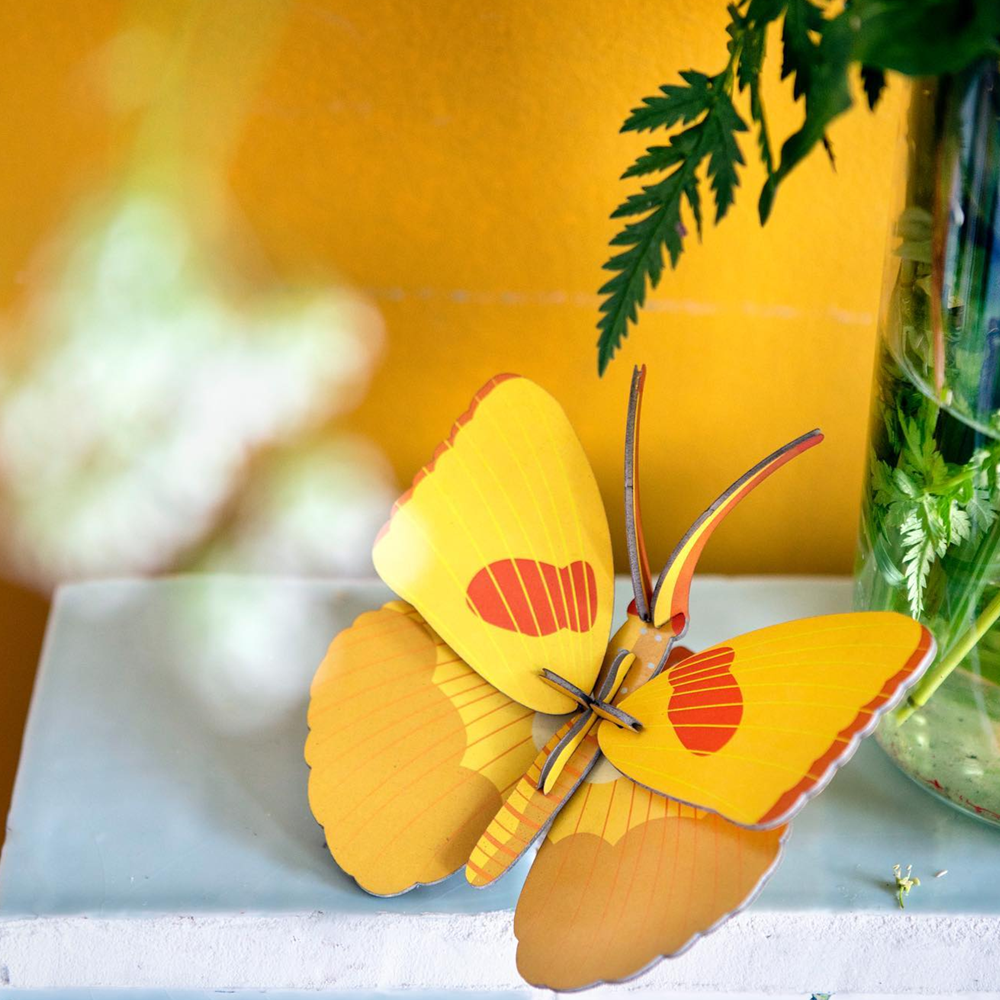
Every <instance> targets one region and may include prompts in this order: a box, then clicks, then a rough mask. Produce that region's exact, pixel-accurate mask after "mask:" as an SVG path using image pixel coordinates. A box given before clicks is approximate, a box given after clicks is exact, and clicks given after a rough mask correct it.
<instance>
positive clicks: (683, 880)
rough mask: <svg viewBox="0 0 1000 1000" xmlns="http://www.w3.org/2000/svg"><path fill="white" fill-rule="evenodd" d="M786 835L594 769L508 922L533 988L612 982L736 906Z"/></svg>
mask: <svg viewBox="0 0 1000 1000" xmlns="http://www.w3.org/2000/svg"><path fill="white" fill-rule="evenodd" d="M784 837H785V828H784V827H782V828H780V829H775V830H763V831H761V830H747V829H745V828H743V827H740V826H737V825H735V824H734V823H730V822H728V821H727V820H725V819H723V818H722V817H721V816H718V815H715V814H713V813H708V812H705V811H703V810H699V809H694V808H692V807H690V806H686V805H681V804H680V803H679V802H674V801H672V800H670V799H667V798H665V797H664V796H662V795H657V794H655V793H654V792H651V791H649V790H648V789H646V788H641V787H639V786H638V785H636V783H635V782H634V781H631V780H629V779H628V778H624V777H622V776H621V775H620V774H619V773H618V772H617V771H615V769H614V768H613V767H611V766H610V765H609V764H608V763H607V761H601V762H600V763H598V764H597V766H596V767H595V768H594V770H593V771H591V773H590V775H589V776H588V778H587V779H586V781H585V782H584V783H583V784H582V785H581V786H580V788H579V789H577V791H576V793H575V794H574V795H573V798H572V799H571V800H570V801H569V803H568V804H567V805H566V806H565V807H564V808H563V810H562V812H560V813H559V815H558V816H557V817H556V819H555V821H554V822H553V824H552V827H551V829H550V830H549V833H548V835H547V837H546V839H545V841H544V843H543V844H542V847H541V849H540V850H539V852H538V856H537V857H536V858H535V861H534V864H533V865H532V867H531V871H530V872H529V873H528V878H527V881H526V882H525V884H524V888H523V889H522V890H521V896H520V898H519V899H518V902H517V910H516V912H515V915H514V933H515V935H516V937H517V941H518V945H517V966H518V970H519V971H520V973H521V975H522V976H523V977H524V978H525V979H526V980H527V981H528V982H529V983H531V984H533V985H535V986H539V987H544V988H546V989H552V990H576V989H581V988H583V987H586V986H591V985H594V984H596V983H600V982H620V981H621V980H623V979H630V978H632V977H633V976H635V975H637V974H638V973H640V972H642V971H644V970H645V969H647V968H648V967H649V966H650V965H651V964H652V963H653V962H655V961H656V960H657V959H658V958H660V957H663V956H671V955H676V954H678V953H680V952H682V951H684V949H685V948H687V947H688V946H689V945H691V944H693V943H694V941H695V940H696V939H697V938H698V937H700V936H702V935H704V934H707V933H709V932H710V931H712V930H714V929H715V928H716V927H717V926H719V924H721V923H722V922H723V921H724V920H726V918H727V917H729V916H731V915H732V914H733V913H735V912H737V911H738V910H740V909H742V908H743V907H744V906H745V905H746V904H747V903H749V902H750V901H751V900H752V899H753V897H754V896H755V895H756V893H757V891H758V890H759V889H760V887H761V886H762V885H763V883H764V881H765V880H766V879H767V877H768V876H769V875H770V874H771V872H772V871H773V870H774V868H775V866H776V865H777V863H778V859H779V855H780V853H781V843H782V841H783V839H784Z"/></svg>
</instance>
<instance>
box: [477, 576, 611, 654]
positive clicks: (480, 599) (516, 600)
mask: <svg viewBox="0 0 1000 1000" xmlns="http://www.w3.org/2000/svg"><path fill="white" fill-rule="evenodd" d="M466 597H467V598H468V602H469V607H470V608H471V609H472V610H473V611H474V612H475V613H476V614H477V615H478V616H479V617H480V618H482V619H483V620H484V621H487V622H489V623H490V624H491V625H496V626H497V627H498V628H503V629H507V630H508V631H511V632H520V633H522V634H523V635H535V636H537V635H552V634H553V633H554V632H558V631H559V630H560V629H564V628H568V629H570V630H572V631H573V632H589V631H590V629H591V628H593V625H594V621H595V619H596V617H597V577H596V576H595V574H594V568H593V566H591V565H590V563H589V562H586V561H584V560H581V559H578V560H576V561H575V562H572V563H570V564H569V565H568V566H554V565H553V564H552V563H547V562H539V561H538V560H535V559H500V560H497V561H496V562H492V563H490V564H489V565H488V566H484V567H483V568H482V569H481V570H479V572H478V573H476V575H475V576H474V577H473V578H472V580H471V581H470V583H469V586H468V587H467V588H466Z"/></svg>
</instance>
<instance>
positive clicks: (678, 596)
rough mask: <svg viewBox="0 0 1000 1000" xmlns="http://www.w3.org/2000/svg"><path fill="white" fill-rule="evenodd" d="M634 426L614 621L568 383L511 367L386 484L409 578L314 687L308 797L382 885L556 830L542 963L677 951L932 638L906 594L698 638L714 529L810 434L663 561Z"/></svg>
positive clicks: (541, 967)
mask: <svg viewBox="0 0 1000 1000" xmlns="http://www.w3.org/2000/svg"><path fill="white" fill-rule="evenodd" d="M644 377H645V369H643V370H642V371H639V370H637V371H636V372H635V374H634V376H633V380H632V392H631V397H630V400H629V409H628V421H627V426H626V445H625V505H626V525H627V542H628V552H629V558H630V564H631V573H632V587H633V590H634V593H635V600H634V602H633V603H632V604H631V605H630V606H629V609H628V617H627V620H626V622H625V624H624V625H623V626H622V627H621V628H620V629H619V630H618V631H617V632H616V633H615V634H614V635H613V636H612V637H611V640H610V642H608V639H607V637H608V632H609V629H610V625H611V617H612V610H613V609H612V604H613V584H614V570H613V565H612V557H611V540H610V537H609V532H608V524H607V520H606V518H605V514H604V509H603V507H602V504H601V498H600V494H599V492H598V488H597V483H596V481H595V479H594V476H593V473H592V472H591V469H590V466H589V464H588V462H587V459H586V456H585V455H584V452H583V449H582V447H581V445H580V442H579V440H578V439H577V437H576V435H575V434H574V432H573V429H572V427H571V426H570V424H569V421H568V420H567V418H566V415H565V414H564V413H563V411H562V409H561V408H560V407H559V405H558V403H556V402H555V400H554V399H552V397H551V396H549V395H548V394H547V393H546V392H544V391H543V390H542V389H541V388H539V387H538V386H537V385H535V384H534V383H532V382H530V381H528V380H527V379H524V378H520V377H517V376H514V375H498V376H496V377H495V378H492V379H491V380H490V381H489V382H487V383H486V385H485V386H483V388H482V389H480V390H479V392H477V393H476V395H475V396H474V398H473V400H472V404H471V406H470V407H469V409H468V410H467V411H466V412H465V413H464V414H463V415H462V416H461V417H459V418H458V420H457V421H456V423H455V425H454V426H453V427H452V430H451V434H450V435H449V436H448V438H447V439H446V440H445V441H444V442H443V443H442V444H441V445H440V446H439V447H438V448H437V450H436V451H435V453H434V457H433V458H432V459H431V461H430V463H429V464H428V465H426V466H425V467H424V468H423V469H422V470H421V471H420V472H419V473H417V476H416V478H415V479H414V480H413V485H412V487H411V488H410V489H409V490H407V492H406V493H404V494H403V496H402V497H400V499H399V500H398V501H397V502H396V504H395V506H394V507H393V510H392V514H391V516H390V519H389V521H388V523H387V524H386V525H385V526H384V527H383V529H382V531H381V533H380V535H379V537H378V539H377V541H376V543H375V549H374V560H375V566H376V568H377V570H378V572H379V575H380V576H381V577H382V579H383V580H384V581H385V582H386V583H387V584H388V585H389V586H390V587H391V588H392V589H393V590H394V591H395V592H396V593H397V594H398V595H399V596H400V598H401V600H398V601H392V602H390V603H389V604H386V605H385V606H384V607H382V608H381V609H380V610H378V611H369V612H366V613H365V614H362V615H361V616H360V617H359V618H358V619H357V621H356V622H355V623H354V624H353V625H352V626H351V627H350V628H349V629H347V630H346V631H344V632H342V633H341V634H340V635H338V636H337V637H336V639H335V640H334V641H333V644H332V645H331V646H330V649H329V652H328V653H327V655H326V658H325V659H324V660H323V663H322V664H321V666H320V667H319V670H318V672H317V674H316V678H315V680H314V682H313V686H312V701H311V704H310V707H309V726H310V730H311V732H310V735H309V739H308V742H307V744H306V759H307V760H308V762H309V764H310V765H311V767H312V772H311V776H310V781H309V800H310V804H311V806H312V810H313V813H314V814H315V816H316V818H317V819H318V820H319V822H320V823H321V824H322V825H323V827H324V829H325V832H326V838H327V843H328V845H329V847H330V850H331V852H332V853H333V856H334V858H335V859H336V861H337V863H338V864H339V865H340V867H341V868H342V869H343V870H344V871H346V872H348V873H349V874H350V875H352V876H353V877H354V878H355V880H356V881H357V882H358V884H359V885H360V886H361V887H362V888H364V889H366V890H367V891H368V892H371V893H375V894H378V895H383V896H390V895H395V894H397V893H402V892H406V891H407V890H408V889H412V888H413V887H414V886H418V885H427V884H429V883H432V882H438V881H440V880H441V879H444V878H447V877H448V876H449V875H452V874H453V873H455V872H457V871H459V870H460V869H464V871H465V877H466V878H467V879H468V881H469V882H470V883H471V884H472V885H474V886H482V887H485V886H488V885H490V883H492V882H494V881H495V880H496V879H498V878H499V877H500V876H501V875H503V874H504V873H505V872H506V871H508V869H509V868H510V867H511V865H513V864H514V862H516V861H517V860H518V859H519V858H520V857H522V856H523V855H524V854H525V852H526V851H527V850H528V848H529V847H530V846H532V845H533V844H535V843H536V842H539V841H540V842H541V845H540V848H539V850H538V852H537V855H536V857H535V859H534V862H533V864H532V866H531V869H530V871H529V873H528V876H527V881H526V882H525V884H524V888H523V889H522V891H521V895H520V898H519V900H518V903H517V911H516V913H515V915H514V933H515V935H516V937H517V940H518V948H517V964H518V969H519V971H520V972H521V975H522V976H523V977H524V978H525V979H526V980H527V981H528V982H530V983H532V984H535V985H537V986H545V987H548V988H551V989H577V988H581V987H584V986H589V985H592V984H596V983H599V982H611V981H620V980H623V979H627V978H629V977H631V976H634V975H636V974H637V973H638V972H640V971H643V970H645V969H646V968H648V967H649V966H650V965H651V964H652V963H654V962H656V961H657V960H658V959H659V958H661V957H664V956H671V955H676V954H678V953H679V952H681V951H683V950H684V949H685V948H686V947H688V946H689V945H690V944H692V943H693V942H694V941H695V940H696V939H697V938H698V937H699V936H701V935H703V934H706V933H708V932H709V931H711V930H713V929H714V928H716V927H717V926H719V924H721V923H722V922H723V921H724V920H725V919H726V918H727V917H729V916H731V915H732V914H733V913H735V912H736V911H738V910H739V909H741V908H742V907H743V906H745V905H746V904H747V903H748V902H749V901H750V900H752V899H753V897H754V896H755V895H756V893H757V892H758V891H759V889H760V888H761V886H762V884H763V883H764V881H765V880H766V879H767V877H768V876H769V875H770V874H771V872H772V871H774V869H775V867H776V865H777V862H778V858H779V855H780V853H781V848H782V843H783V841H784V840H785V837H786V835H787V832H788V825H787V824H788V821H789V820H790V819H791V817H792V816H793V815H794V814H795V813H796V812H797V811H798V810H799V809H800V808H801V807H802V806H803V805H804V804H805V803H806V801H808V799H810V798H811V797H812V796H814V795H816V794H817V793H818V792H819V791H820V790H821V789H822V788H823V786H824V785H826V783H827V782H828V781H829V779H830V778H831V776H832V775H833V772H834V771H835V770H836V769H837V768H838V767H839V766H840V765H841V764H843V763H844V762H845V761H846V760H847V759H848V758H849V757H850V756H851V754H852V753H853V752H854V751H855V749H856V748H857V746H858V743H859V741H860V739H861V738H862V737H864V736H866V735H867V734H868V733H870V732H871V731H872V730H873V729H874V727H875V724H876V722H877V721H878V718H879V716H880V715H882V713H883V712H885V711H886V710H888V709H889V708H891V707H892V706H893V705H894V704H895V703H896V702H897V701H898V700H899V699H900V698H901V697H902V695H903V692H904V691H905V690H906V689H907V688H908V687H909V686H910V685H911V684H913V683H914V682H915V681H916V680H917V679H918V677H919V676H920V674H921V672H922V671H923V669H924V668H925V666H926V665H927V663H928V662H929V661H930V660H931V658H932V656H933V652H934V642H933V639H932V638H931V635H930V633H929V632H928V631H927V630H926V629H924V628H923V627H922V626H920V625H919V624H917V623H916V622H915V621H913V620H912V619H910V618H907V617H905V616H903V615H899V614H892V613H876V612H866V613H856V614H839V615H827V616H823V617H818V618H809V619H804V620H800V621H792V622H788V623H786V624H783V625H775V626H772V627H770V628H765V629H761V630H759V631H756V632H751V633H749V634H747V635H743V636H740V637H738V638H736V639H728V640H726V641H725V642H722V643H720V644H718V645H716V646H712V647H711V648H709V649H705V650H702V651H701V652H699V653H694V654H692V653H691V652H690V651H689V650H687V649H684V648H682V647H680V646H679V645H677V644H676V643H677V640H678V639H680V638H681V637H682V636H683V635H684V633H685V631H686V630H687V627H688V593H689V589H690V585H691V577H692V574H693V573H694V569H695V564H696V563H697V561H698V557H699V555H700V554H701V551H702V549H703V548H704V546H705V543H706V541H707V540H708V538H709V535H711V533H712V532H713V531H714V530H715V528H716V527H717V526H718V525H719V523H720V522H721V521H722V519H723V518H724V517H725V516H726V514H728V513H729V512H730V511H731V510H732V509H733V508H734V507H735V506H736V504H738V503H739V502H740V500H742V499H743V498H744V497H745V496H746V495H747V494H748V493H749V492H750V491H751V490H753V489H754V488H755V487H756V486H757V485H758V484H759V483H761V482H762V481H763V480H764V479H766V478H767V477H768V476H769V475H771V473H773V472H774V471H775V470H776V469H778V468H780V467H781V466H782V465H784V464H785V463H786V462H788V461H790V460H791V459H792V458H794V457H795V456H796V455H799V454H801V453H802V452H804V451H805V450H806V449H808V448H811V447H812V446H813V445H815V444H818V443H819V442H820V441H821V440H822V436H821V435H820V433H819V432H818V431H813V432H812V433H810V434H805V435H803V436H802V437H800V438H798V439H796V440H795V441H792V442H791V443H790V444H787V445H785V447H784V448H781V449H779V450H778V451H776V452H775V453H774V454H773V455H769V456H768V457H767V458H765V459H764V460H763V461H762V462H761V463H760V464H759V465H757V466H755V467H754V468H753V469H751V470H750V471H749V472H748V473H747V474H746V475H744V476H743V477H742V478H741V479H739V480H738V481H737V482H736V483H734V484H733V485H732V486H731V487H730V488H729V489H728V490H726V491H725V493H723V494H722V496H720V497H719V498H718V500H716V501H715V502H714V503H713V504H712V505H711V506H710V507H709V508H708V510H706V511H705V513H704V514H702V515H701V517H699V518H698V520H697V521H696V522H695V523H694V525H693V526H692V528H691V529H690V530H689V531H688V533H687V534H686V535H685V536H684V538H683V539H681V542H680V544H679V545H678V546H677V548H676V549H675V550H674V552H673V554H672V555H671V557H670V559H669V561H668V562H667V565H666V567H665V568H664V570H663V571H662V572H661V573H660V575H659V578H658V579H657V580H656V583H655V585H654V584H653V582H652V579H651V576H650V572H649V563H648V560H647V558H646V551H645V547H644V544H643V533H642V519H641V517H640V513H639V483H638V479H637V475H636V468H637V449H638V443H639V411H640V405H641V399H642V390H643V382H644Z"/></svg>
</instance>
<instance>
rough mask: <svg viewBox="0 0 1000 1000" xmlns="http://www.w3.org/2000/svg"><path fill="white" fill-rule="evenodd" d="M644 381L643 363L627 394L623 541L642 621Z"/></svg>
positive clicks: (645, 614)
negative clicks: (641, 427)
mask: <svg viewBox="0 0 1000 1000" xmlns="http://www.w3.org/2000/svg"><path fill="white" fill-rule="evenodd" d="M645 382H646V366H645V365H643V366H642V367H641V368H640V367H638V366H636V368H635V369H634V370H633V372H632V389H631V391H630V393H629V398H628V421H627V423H626V425H625V542H626V545H627V547H628V564H629V570H630V571H631V574H632V593H633V594H634V595H635V608H636V611H637V612H638V614H639V617H640V618H641V619H643V621H649V615H650V609H651V606H652V597H653V585H652V578H651V577H650V573H649V558H648V557H647V555H646V542H645V539H644V538H643V534H642V513H641V511H640V509H639V414H640V412H641V411H642V390H643V386H644V385H645Z"/></svg>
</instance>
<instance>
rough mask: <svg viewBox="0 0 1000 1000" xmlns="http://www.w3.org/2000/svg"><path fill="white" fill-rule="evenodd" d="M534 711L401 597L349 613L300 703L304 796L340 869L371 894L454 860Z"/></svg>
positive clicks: (497, 799)
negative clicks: (305, 728) (352, 617)
mask: <svg viewBox="0 0 1000 1000" xmlns="http://www.w3.org/2000/svg"><path fill="white" fill-rule="evenodd" d="M534 715H535V713H534V712H533V711H531V710H530V709H527V708H525V707H524V706H523V705H519V704H517V703H516V702H514V701H512V700H511V699H510V698H508V697H507V696H506V695H504V694H501V693H500V692H499V691H497V690H496V688H494V687H493V686H492V685H491V684H490V683H489V682H488V681H486V680H484V679H483V678H482V677H480V676H479V674H478V673H476V672H475V671H474V670H472V668H471V667H469V666H468V665H467V664H465V663H464V662H463V661H462V660H461V659H460V658H459V657H458V656H457V655H456V654H455V653H454V652H453V651H452V650H451V649H449V648H448V647H447V646H446V645H445V644H444V642H443V641H442V640H441V639H440V638H439V637H438V636H436V635H435V634H434V632H433V631H432V630H431V629H430V628H429V627H428V626H427V625H426V623H425V622H424V621H423V619H422V618H421V617H420V615H419V614H418V613H417V612H416V611H415V610H414V609H413V608H412V607H410V606H409V605H406V604H404V603H403V602H401V601H397V602H393V603H391V604H387V605H385V607H383V608H381V609H380V610H378V611H370V612H366V613H365V614H363V615H361V616H360V617H359V618H358V619H357V621H356V622H355V623H354V624H353V625H352V626H351V628H349V629H346V630H345V631H343V632H341V633H340V635H338V636H337V638H336V639H334V641H333V643H332V645H331V646H330V649H329V651H328V652H327V654H326V657H325V659H324V660H323V662H322V664H321V665H320V668H319V670H318V671H317V673H316V677H315V679H314V681H313V685H312V698H311V701H310V704H309V727H310V733H309V738H308V740H307V742H306V760H307V762H308V763H309V765H310V766H311V768H312V770H311V772H310V775H309V804H310V806H311V808H312V811H313V815H314V816H315V817H316V818H317V820H319V822H320V823H321V824H322V826H323V827H324V830H325V832H326V840H327V844H328V845H329V848H330V851H331V852H332V854H333V856H334V858H335V859H336V861H337V863H338V864H339V865H340V867H341V868H342V869H344V871H346V872H347V873H348V874H350V875H352V876H353V877H354V878H355V879H356V880H357V882H358V883H359V884H360V885H361V887H362V888H364V889H366V890H368V891H369V892H373V893H376V894H378V895H395V894H396V893H400V892H405V891H406V890H407V889H410V888H412V887H413V886H414V885H417V884H424V883H430V882H437V881H439V880H440V879H442V878H445V877H446V876H448V875H451V874H452V873H453V872H455V871H457V870H458V869H460V868H462V867H463V866H464V865H465V863H466V860H467V859H468V857H469V853H470V851H471V850H472V849H473V847H474V846H475V844H476V842H477V841H478V839H479V837H480V835H481V834H482V832H483V831H484V830H485V829H486V827H487V825H488V824H489V822H490V820H491V819H492V818H493V816H494V815H495V813H496V812H497V810H498V809H499V808H500V805H501V803H502V802H503V800H504V798H505V797H506V795H507V793H508V792H509V791H510V789H511V788H512V787H513V786H514V785H515V784H516V782H517V781H518V779H519V778H520V777H521V776H522V774H523V773H524V771H525V769H526V768H527V767H529V766H530V764H531V762H532V761H533V760H534V758H535V755H536V753H537V748H536V746H535V741H534V739H533V736H532V724H533V718H534Z"/></svg>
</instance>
